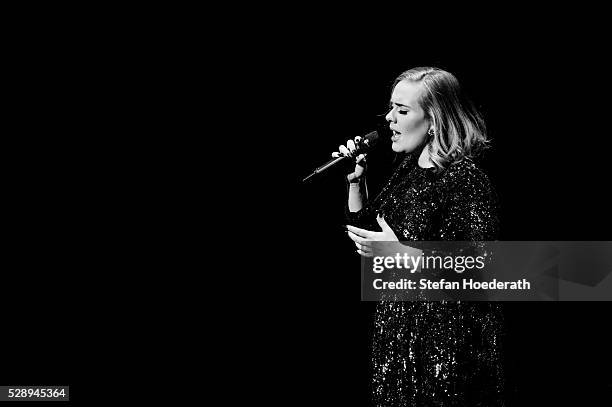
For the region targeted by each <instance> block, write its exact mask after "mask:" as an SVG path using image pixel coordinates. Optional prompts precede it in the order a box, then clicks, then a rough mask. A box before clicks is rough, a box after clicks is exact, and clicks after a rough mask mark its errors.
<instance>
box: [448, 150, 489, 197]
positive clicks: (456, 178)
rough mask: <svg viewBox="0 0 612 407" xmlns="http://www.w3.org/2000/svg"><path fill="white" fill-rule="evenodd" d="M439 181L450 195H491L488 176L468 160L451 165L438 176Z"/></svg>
mask: <svg viewBox="0 0 612 407" xmlns="http://www.w3.org/2000/svg"><path fill="white" fill-rule="evenodd" d="M440 181H441V182H442V183H443V184H444V185H445V186H446V187H447V188H448V189H449V192H450V193H463V194H469V195H471V194H482V193H485V194H489V193H493V185H492V184H491V180H490V179H489V177H488V175H487V174H486V173H485V172H484V171H483V170H482V169H481V168H480V167H478V165H476V163H474V161H473V160H472V159H470V158H464V159H463V160H461V161H458V162H456V163H453V164H451V165H450V166H449V167H448V168H446V169H445V170H444V171H443V172H442V174H441V175H440Z"/></svg>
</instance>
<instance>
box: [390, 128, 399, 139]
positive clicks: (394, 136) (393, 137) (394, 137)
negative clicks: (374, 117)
mask: <svg viewBox="0 0 612 407" xmlns="http://www.w3.org/2000/svg"><path fill="white" fill-rule="evenodd" d="M391 131H392V132H393V135H392V136H391V140H392V141H397V140H399V138H400V136H401V133H400V132H399V131H396V130H393V129H391Z"/></svg>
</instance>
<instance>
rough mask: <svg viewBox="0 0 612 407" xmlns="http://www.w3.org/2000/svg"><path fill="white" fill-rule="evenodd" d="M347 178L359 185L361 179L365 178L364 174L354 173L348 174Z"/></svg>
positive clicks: (350, 182) (349, 181)
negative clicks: (356, 175) (357, 175)
mask: <svg viewBox="0 0 612 407" xmlns="http://www.w3.org/2000/svg"><path fill="white" fill-rule="evenodd" d="M346 180H347V181H348V183H349V184H355V185H359V184H360V183H361V181H362V180H363V176H361V177H355V176H354V175H353V174H349V175H347V176H346Z"/></svg>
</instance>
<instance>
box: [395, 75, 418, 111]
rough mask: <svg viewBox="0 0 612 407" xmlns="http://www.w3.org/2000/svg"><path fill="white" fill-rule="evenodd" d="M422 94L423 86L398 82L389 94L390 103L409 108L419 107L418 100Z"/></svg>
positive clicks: (405, 81) (409, 82)
mask: <svg viewBox="0 0 612 407" xmlns="http://www.w3.org/2000/svg"><path fill="white" fill-rule="evenodd" d="M422 92H423V86H422V85H421V84H420V83H415V82H411V81H407V80H403V81H400V82H398V84H397V85H395V88H394V89H393V93H392V94H391V101H392V102H393V103H399V104H402V105H407V106H411V107H414V108H416V107H418V106H419V98H420V97H421V93H422Z"/></svg>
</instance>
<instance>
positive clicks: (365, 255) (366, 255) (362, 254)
mask: <svg viewBox="0 0 612 407" xmlns="http://www.w3.org/2000/svg"><path fill="white" fill-rule="evenodd" d="M357 253H359V255H361V256H363V257H374V255H373V254H372V253H368V252H364V251H361V250H359V249H357Z"/></svg>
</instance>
